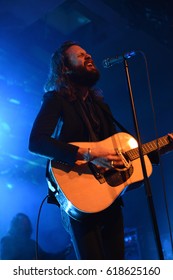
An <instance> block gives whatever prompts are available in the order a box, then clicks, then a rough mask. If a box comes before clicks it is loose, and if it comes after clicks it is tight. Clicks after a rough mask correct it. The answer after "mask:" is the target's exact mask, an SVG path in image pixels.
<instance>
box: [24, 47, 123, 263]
mask: <svg viewBox="0 0 173 280" xmlns="http://www.w3.org/2000/svg"><path fill="white" fill-rule="evenodd" d="M99 77H100V74H99V71H98V69H97V68H96V66H95V64H94V61H93V59H92V57H91V55H90V54H88V53H87V52H86V51H85V50H84V49H83V48H82V47H81V46H80V45H79V44H77V43H75V42H65V43H64V44H62V46H61V47H60V48H59V49H58V50H57V51H56V52H55V53H54V54H53V56H52V60H51V67H50V74H49V79H48V81H47V83H46V85H45V91H46V93H45V95H44V100H43V104H42V107H41V109H40V112H39V113H38V116H37V118H36V120H35V122H34V125H33V128H32V131H31V135H30V143H29V149H30V151H31V152H34V153H36V154H39V155H41V156H44V157H46V158H48V159H50V160H53V161H54V162H60V163H64V165H68V166H74V165H75V163H76V162H77V161H79V160H82V161H86V162H88V163H90V162H91V161H92V162H94V165H95V166H99V167H100V168H102V169H103V168H104V169H105V170H107V169H108V170H109V169H111V170H112V169H114V168H115V169H116V168H118V170H119V169H121V168H122V170H123V169H124V168H126V166H124V164H126V159H125V158H124V157H123V156H122V155H121V154H120V153H117V152H116V151H115V149H114V148H113V147H109V146H108V147H107V146H106V145H105V146H104V145H103V146H102V147H100V146H97V145H96V146H92V148H91V144H90V143H91V142H97V141H101V140H104V139H106V138H108V137H110V136H112V135H114V134H115V133H116V132H117V128H116V125H115V122H116V121H115V119H114V118H113V116H112V114H111V112H110V109H109V106H108V105H107V104H105V103H104V101H103V97H102V96H101V94H100V93H99V92H98V91H96V90H94V88H93V86H94V85H95V84H96V82H97V81H98V80H99ZM75 142H78V143H79V142H88V146H87V147H86V146H85V147H84V146H82V145H81V146H80V144H78V145H77V144H76V145H75V144H72V143H75ZM127 164H128V163H127ZM96 175H97V174H96ZM68 184H69V190H70V184H71V181H70V180H69V183H68ZM91 196H92V193H91ZM95 200H96V203H97V198H96V199H95ZM60 208H61V211H62V220H63V222H64V225H65V228H66V230H67V231H68V232H69V234H70V236H71V239H72V242H73V245H74V249H75V252H76V256H77V259H124V230H123V216H122V200H121V198H117V199H115V201H114V202H113V203H112V204H111V205H110V206H109V207H107V208H106V209H103V210H102V211H100V212H96V213H91V214H89V215H87V216H86V217H85V218H84V219H82V220H78V219H74V218H73V217H71V215H68V211H67V209H64V208H63V207H61V203H60Z"/></svg>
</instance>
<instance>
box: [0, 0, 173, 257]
mask: <svg viewBox="0 0 173 280" xmlns="http://www.w3.org/2000/svg"><path fill="white" fill-rule="evenodd" d="M172 6H173V4H172V1H166V0H165V1H151V0H150V1H143V0H141V1H137V0H131V1H130V0H121V1H118V0H117V1H116V0H115V1H113V0H105V1H104V0H94V1H93V0H92V1H90V0H87V1H86V0H78V1H71V0H69V1H58V0H49V1H47V0H37V1H35V0H30V1H28V0H15V1H13V0H1V1H0V237H2V236H4V235H5V234H6V232H7V231H8V228H9V224H10V221H11V219H12V217H13V216H14V215H15V214H16V213H18V212H24V213H26V214H27V215H28V216H29V217H30V218H31V221H32V224H33V238H34V239H35V229H36V222H37V216H38V211H39V207H40V205H41V202H42V201H43V199H44V197H45V196H46V195H47V183H46V180H45V164H46V160H45V159H43V158H39V157H38V156H35V155H33V154H30V153H29V152H28V137H29V134H30V130H31V127H32V123H33V121H34V119H35V116H36V114H37V112H38V110H39V108H40V103H41V98H42V95H43V85H44V83H45V80H46V78H47V74H48V68H49V61H50V56H51V54H52V52H54V50H55V49H56V48H57V47H58V46H59V44H61V43H62V42H63V41H65V40H75V41H78V42H80V43H81V45H82V46H83V48H85V49H86V50H87V51H88V52H89V53H90V54H92V56H93V58H94V59H95V62H96V65H97V66H98V68H99V69H100V72H101V79H100V81H99V83H98V87H100V88H101V89H102V90H103V93H104V96H105V100H106V101H107V102H108V103H109V104H110V106H111V109H112V111H113V113H114V115H115V117H116V118H117V119H118V120H119V121H120V122H121V123H122V124H123V125H124V126H125V127H126V128H127V129H128V130H129V131H131V132H132V133H133V134H134V135H135V129H134V123H133V117H132V110H131V105H130V100H129V93H128V88H127V82H126V76H125V70H124V65H123V63H120V64H116V65H114V66H113V67H111V68H109V69H105V68H103V66H102V60H103V59H104V58H106V57H114V56H116V55H120V54H123V53H124V52H127V51H132V50H134V51H137V54H136V56H134V57H132V58H131V59H129V60H128V65H129V70H130V76H131V82H132V89H133V95H134V100H135V108H136V112H137V120H138V124H139V128H140V135H141V139H142V142H143V143H144V142H148V141H150V140H153V139H156V138H157V137H160V136H163V135H166V134H167V133H168V132H171V131H172V130H173V125H172V123H173V112H172V107H173V75H172V63H173V56H172V48H173V36H172V34H173V7H172ZM140 51H142V53H141V52H140ZM143 54H145V56H144V55H143ZM145 59H146V60H145ZM146 61H147V67H146ZM147 76H148V77H149V80H150V84H148V79H147ZM172 164H173V154H172V153H170V154H168V155H165V156H163V157H162V160H161V165H160V166H158V167H154V169H153V173H152V176H151V177H150V183H151V189H152V198H153V201H154V206H155V211H156V216H157V222H158V227H159V232H160V238H161V242H162V248H163V252H164V258H165V259H172V258H173V257H172V246H171V234H172V231H173V230H172V228H173V206H172V205H173V203H172V202H173V183H172V182H173V168H172ZM124 204H125V207H124V220H125V230H126V234H127V236H126V239H125V241H126V258H127V259H133V258H136V259H157V258H158V254H157V246H156V245H157V244H156V242H155V237H154V231H153V226H152V220H151V215H150V210H149V207H148V203H147V196H146V192H145V188H144V187H141V188H140V189H137V190H134V191H132V192H127V193H126V194H125V195H124ZM39 243H40V245H41V246H42V247H43V248H44V249H45V250H48V251H50V252H58V251H61V250H63V249H64V248H66V247H67V246H68V245H69V244H70V240H69V237H68V235H67V233H66V232H65V230H64V228H63V227H62V224H61V219H60V214H59V210H58V208H57V207H56V206H54V205H50V204H47V203H46V202H45V203H44V204H43V208H42V211H41V216H40V226H39ZM70 257H71V258H73V255H72V256H69V258H70Z"/></svg>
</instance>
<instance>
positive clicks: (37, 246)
mask: <svg viewBox="0 0 173 280" xmlns="http://www.w3.org/2000/svg"><path fill="white" fill-rule="evenodd" d="M48 197H49V194H47V195H46V196H45V198H44V199H43V200H42V202H41V205H40V207H39V211H38V216H37V223H36V245H35V255H36V260H39V242H38V234H39V223H40V215H41V210H42V207H43V204H44V202H45V200H46V199H47V198H48Z"/></svg>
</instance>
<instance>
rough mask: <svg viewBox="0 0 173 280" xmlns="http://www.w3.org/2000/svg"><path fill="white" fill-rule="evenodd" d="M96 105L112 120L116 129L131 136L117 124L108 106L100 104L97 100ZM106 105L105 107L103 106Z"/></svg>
mask: <svg viewBox="0 0 173 280" xmlns="http://www.w3.org/2000/svg"><path fill="white" fill-rule="evenodd" d="M96 102H97V104H98V105H99V106H100V107H101V109H102V110H103V111H104V112H106V114H108V116H109V117H110V118H111V119H112V121H113V123H114V124H115V125H117V126H118V128H119V129H120V130H121V131H122V132H126V133H128V134H131V133H130V132H129V131H128V130H127V129H126V128H125V127H124V126H123V125H122V124H120V122H118V121H117V120H116V119H115V118H114V117H113V115H112V113H111V111H110V109H109V106H108V105H107V104H105V103H103V102H100V101H99V100H96ZM105 105H107V106H105Z"/></svg>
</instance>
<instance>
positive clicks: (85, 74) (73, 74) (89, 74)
mask: <svg viewBox="0 0 173 280" xmlns="http://www.w3.org/2000/svg"><path fill="white" fill-rule="evenodd" d="M99 78H100V72H99V71H98V69H97V68H93V69H90V70H87V68H86V67H85V66H77V67H75V66H71V69H70V73H69V79H70V80H71V81H72V82H73V83H75V84H77V85H80V86H85V87H92V86H94V85H95V84H96V83H97V81H98V80H99Z"/></svg>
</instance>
